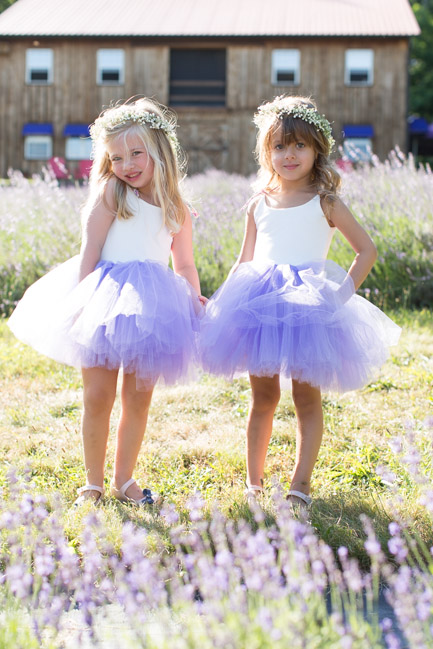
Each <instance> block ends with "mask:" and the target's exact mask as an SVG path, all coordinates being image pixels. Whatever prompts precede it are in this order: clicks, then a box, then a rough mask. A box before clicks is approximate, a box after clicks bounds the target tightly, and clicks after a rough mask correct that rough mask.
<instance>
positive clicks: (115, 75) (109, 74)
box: [101, 70, 120, 82]
mask: <svg viewBox="0 0 433 649" xmlns="http://www.w3.org/2000/svg"><path fill="white" fill-rule="evenodd" d="M101 80H102V81H116V82H119V81H120V72H119V70H102V74H101Z"/></svg>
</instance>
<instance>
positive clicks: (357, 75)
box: [350, 70, 368, 83]
mask: <svg viewBox="0 0 433 649" xmlns="http://www.w3.org/2000/svg"><path fill="white" fill-rule="evenodd" d="M366 81H368V70H351V71H350V82H351V83H365V82H366Z"/></svg>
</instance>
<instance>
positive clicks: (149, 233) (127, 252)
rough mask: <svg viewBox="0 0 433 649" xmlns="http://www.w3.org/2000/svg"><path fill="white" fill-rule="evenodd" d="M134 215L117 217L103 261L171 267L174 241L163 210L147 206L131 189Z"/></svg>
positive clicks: (130, 205)
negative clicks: (169, 264)
mask: <svg viewBox="0 0 433 649" xmlns="http://www.w3.org/2000/svg"><path fill="white" fill-rule="evenodd" d="M127 201H128V207H129V208H130V209H131V212H132V213H133V216H131V217H130V218H129V219H119V218H115V219H114V221H113V223H112V224H111V226H110V229H109V230H108V234H107V238H106V239H105V243H104V247H103V248H102V253H101V261H114V262H128V261H146V260H153V261H159V262H162V263H163V264H166V265H168V261H169V258H170V251H171V244H172V241H173V238H172V236H171V234H170V232H169V231H168V230H167V228H166V227H165V226H164V225H163V221H162V210H161V208H160V207H156V206H155V205H151V204H150V203H146V202H145V201H143V200H142V199H141V198H138V196H136V195H135V194H134V192H133V191H132V190H128V198H127Z"/></svg>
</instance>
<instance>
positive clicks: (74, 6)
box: [0, 0, 420, 38]
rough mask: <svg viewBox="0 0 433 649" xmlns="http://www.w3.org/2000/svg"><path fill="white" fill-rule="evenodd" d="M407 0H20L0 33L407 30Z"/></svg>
mask: <svg viewBox="0 0 433 649" xmlns="http://www.w3.org/2000/svg"><path fill="white" fill-rule="evenodd" d="M419 31H420V30H419V27H418V24H417V22H416V19H415V16H414V14H413V12H412V9H411V8H410V5H409V0H272V2H269V0H217V1H215V0H42V1H41V0H17V2H16V3H15V4H13V5H12V6H11V7H9V8H8V9H6V11H4V12H3V13H2V14H0V37H3V38H4V37H12V36H15V37H20V36H22V37H24V36H32V37H42V36H45V37H48V36H52V37H59V36H62V37H69V36H83V37H103V36H108V37H125V36H126V37H138V36H146V37H158V38H168V37H193V38H197V37H205V38H211V37H212V38H217V37H252V36H258V37H268V38H273V37H279V36H285V37H287V36H290V37H301V36H307V37H308V36H317V37H341V36H388V37H401V36H404V37H408V36H415V35H417V34H418V33H419Z"/></svg>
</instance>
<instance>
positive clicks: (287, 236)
mask: <svg viewBox="0 0 433 649" xmlns="http://www.w3.org/2000/svg"><path fill="white" fill-rule="evenodd" d="M254 221H255V224H256V227H257V238H256V244H255V248H254V258H253V260H254V261H259V262H263V261H270V262H272V263H275V264H291V265H293V266H298V265H303V264H306V263H308V262H310V261H319V260H325V259H326V257H327V255H328V251H329V247H330V245H331V241H332V237H333V236H334V233H335V228H331V227H330V226H329V224H328V221H327V220H326V217H325V215H324V214H323V210H322V206H321V204H320V196H318V195H317V196H315V197H314V198H312V199H311V200H310V201H308V202H307V203H304V204H303V205H298V206H296V207H285V208H275V207H269V205H268V204H267V203H266V197H265V196H262V197H261V198H260V200H259V201H258V203H257V206H256V209H255V212H254Z"/></svg>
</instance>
